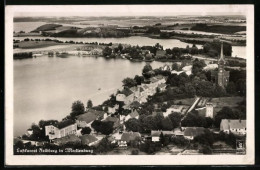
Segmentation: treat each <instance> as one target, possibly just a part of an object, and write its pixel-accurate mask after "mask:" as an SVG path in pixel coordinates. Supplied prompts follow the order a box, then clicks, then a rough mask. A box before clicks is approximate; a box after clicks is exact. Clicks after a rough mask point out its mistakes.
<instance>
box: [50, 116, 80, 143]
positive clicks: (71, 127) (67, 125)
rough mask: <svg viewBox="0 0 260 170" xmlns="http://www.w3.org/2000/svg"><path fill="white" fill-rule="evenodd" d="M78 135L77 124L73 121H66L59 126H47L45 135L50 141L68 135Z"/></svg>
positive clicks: (58, 124)
mask: <svg viewBox="0 0 260 170" xmlns="http://www.w3.org/2000/svg"><path fill="white" fill-rule="evenodd" d="M76 133H77V123H74V122H73V121H71V120H66V121H63V122H60V123H57V124H53V125H48V126H45V135H46V136H49V139H50V140H52V139H55V138H62V137H64V136H67V135H71V134H76Z"/></svg>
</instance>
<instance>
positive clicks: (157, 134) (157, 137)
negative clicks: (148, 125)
mask: <svg viewBox="0 0 260 170" xmlns="http://www.w3.org/2000/svg"><path fill="white" fill-rule="evenodd" d="M161 134H163V135H171V136H172V135H174V132H173V131H167V130H152V131H151V136H152V141H153V142H158V141H160V135H161Z"/></svg>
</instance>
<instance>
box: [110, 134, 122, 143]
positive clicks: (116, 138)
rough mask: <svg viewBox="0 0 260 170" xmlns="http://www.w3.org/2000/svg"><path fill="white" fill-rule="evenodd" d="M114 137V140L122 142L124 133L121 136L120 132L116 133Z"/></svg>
mask: <svg viewBox="0 0 260 170" xmlns="http://www.w3.org/2000/svg"><path fill="white" fill-rule="evenodd" d="M112 136H113V137H114V139H115V140H116V141H119V140H121V137H122V133H121V134H120V133H119V132H118V133H114V134H113V135H112Z"/></svg>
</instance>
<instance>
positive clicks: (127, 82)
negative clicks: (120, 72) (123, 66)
mask: <svg viewBox="0 0 260 170" xmlns="http://www.w3.org/2000/svg"><path fill="white" fill-rule="evenodd" d="M122 82H123V86H124V87H128V88H131V87H134V86H136V84H137V83H136V81H135V80H134V79H132V78H129V77H127V78H125V79H124V80H123V81H122Z"/></svg>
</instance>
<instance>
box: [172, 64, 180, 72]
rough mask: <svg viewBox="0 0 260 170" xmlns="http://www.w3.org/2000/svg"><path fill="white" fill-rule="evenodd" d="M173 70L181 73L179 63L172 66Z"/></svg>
mask: <svg viewBox="0 0 260 170" xmlns="http://www.w3.org/2000/svg"><path fill="white" fill-rule="evenodd" d="M172 69H173V70H176V71H179V65H178V64H177V63H173V64H172Z"/></svg>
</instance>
